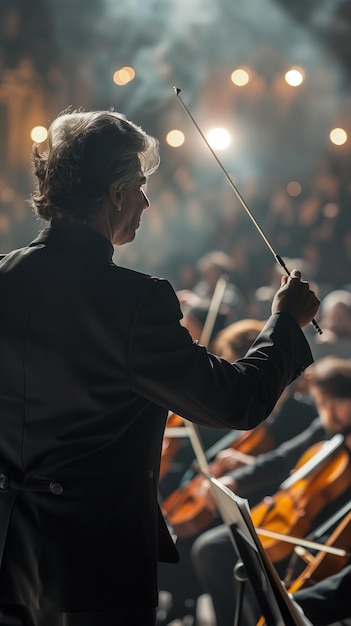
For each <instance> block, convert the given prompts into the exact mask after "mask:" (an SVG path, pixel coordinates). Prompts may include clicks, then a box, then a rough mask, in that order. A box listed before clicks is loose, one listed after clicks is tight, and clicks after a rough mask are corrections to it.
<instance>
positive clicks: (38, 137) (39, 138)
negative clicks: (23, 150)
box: [30, 126, 48, 143]
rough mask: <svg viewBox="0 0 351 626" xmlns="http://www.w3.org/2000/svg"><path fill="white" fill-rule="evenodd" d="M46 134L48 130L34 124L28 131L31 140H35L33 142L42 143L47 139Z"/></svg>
mask: <svg viewBox="0 0 351 626" xmlns="http://www.w3.org/2000/svg"><path fill="white" fill-rule="evenodd" d="M47 136H48V131H47V128H45V126H34V128H32V130H31V131H30V138H31V139H32V141H35V143H42V142H43V141H45V140H46V139H47Z"/></svg>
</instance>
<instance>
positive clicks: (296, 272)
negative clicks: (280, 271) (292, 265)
mask: <svg viewBox="0 0 351 626" xmlns="http://www.w3.org/2000/svg"><path fill="white" fill-rule="evenodd" d="M290 276H292V278H299V279H300V278H301V272H300V271H299V270H292V272H291V274H290Z"/></svg>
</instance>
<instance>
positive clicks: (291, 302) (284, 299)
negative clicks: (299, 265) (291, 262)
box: [272, 269, 320, 328]
mask: <svg viewBox="0 0 351 626" xmlns="http://www.w3.org/2000/svg"><path fill="white" fill-rule="evenodd" d="M319 305H320V301H319V300H318V298H317V296H316V295H315V293H314V292H313V291H312V290H311V289H310V286H309V284H308V282H306V281H302V280H301V272H299V271H298V270H296V269H295V270H293V271H292V272H291V275H290V276H282V279H281V286H280V288H279V289H278V291H277V293H276V294H275V296H274V298H273V302H272V313H289V315H292V316H293V317H294V318H295V319H296V321H297V323H298V324H299V325H300V327H301V328H303V327H304V326H307V324H309V323H310V322H312V320H313V318H314V317H315V315H316V313H317V311H318V308H319Z"/></svg>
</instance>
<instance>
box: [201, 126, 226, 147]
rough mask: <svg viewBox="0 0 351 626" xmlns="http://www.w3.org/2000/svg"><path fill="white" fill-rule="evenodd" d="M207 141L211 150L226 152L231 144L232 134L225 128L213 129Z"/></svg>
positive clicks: (208, 134)
mask: <svg viewBox="0 0 351 626" xmlns="http://www.w3.org/2000/svg"><path fill="white" fill-rule="evenodd" d="M206 139H207V141H208V143H209V144H210V146H211V148H214V149H216V150H225V148H228V146H229V144H230V142H231V137H230V134H229V133H228V131H227V130H225V128H212V130H210V131H209V132H208V133H207V136H206Z"/></svg>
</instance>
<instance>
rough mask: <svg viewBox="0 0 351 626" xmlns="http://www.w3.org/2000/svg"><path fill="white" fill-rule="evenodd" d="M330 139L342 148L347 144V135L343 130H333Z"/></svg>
mask: <svg viewBox="0 0 351 626" xmlns="http://www.w3.org/2000/svg"><path fill="white" fill-rule="evenodd" d="M329 138H330V141H331V142H332V143H333V144H335V145H336V146H342V145H343V144H344V143H346V142H347V133H346V131H345V130H344V129H343V128H333V130H331V131H330V133H329Z"/></svg>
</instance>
